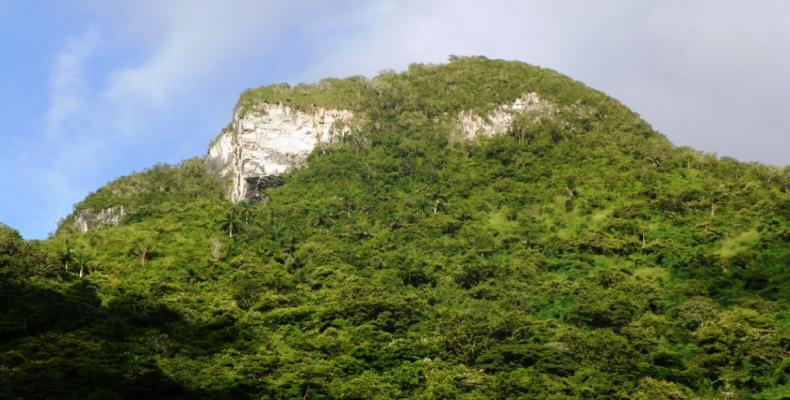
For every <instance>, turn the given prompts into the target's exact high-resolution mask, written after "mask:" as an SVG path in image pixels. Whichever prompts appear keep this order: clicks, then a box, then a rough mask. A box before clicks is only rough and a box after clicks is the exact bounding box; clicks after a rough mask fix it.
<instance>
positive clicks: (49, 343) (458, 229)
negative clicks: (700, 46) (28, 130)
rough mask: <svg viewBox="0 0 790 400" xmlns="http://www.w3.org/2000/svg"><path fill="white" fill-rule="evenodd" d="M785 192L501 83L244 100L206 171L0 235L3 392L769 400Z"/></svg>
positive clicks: (783, 358)
mask: <svg viewBox="0 0 790 400" xmlns="http://www.w3.org/2000/svg"><path fill="white" fill-rule="evenodd" d="M330 110H333V111H330ZM327 115H331V116H332V118H331V121H330V119H327V118H325V117H326V116H327ZM322 116H323V119H322ZM339 116H344V117H339ZM350 116H353V118H351V117H350ZM336 121H341V122H342V123H340V124H338V125H336ZM212 149H213V150H212ZM789 172H790V171H789V170H788V169H787V168H785V169H779V168H774V167H767V166H763V165H760V164H743V163H739V162H736V161H734V160H730V159H717V158H716V157H715V156H712V155H706V154H702V153H699V152H696V151H693V150H691V149H687V148H676V147H674V146H672V145H671V144H670V143H669V142H668V141H667V140H666V139H665V138H664V137H663V136H662V135H660V134H659V133H657V132H655V131H653V130H652V129H651V128H650V126H649V125H647V124H646V123H645V122H644V121H642V120H641V119H639V117H638V116H637V115H636V114H634V113H633V112H631V111H630V110H628V109H627V108H626V107H624V106H623V105H621V104H619V103H618V102H617V101H615V100H613V99H611V98H609V97H607V96H605V95H603V94H602V93H600V92H597V91H594V90H592V89H589V88H587V87H585V86H584V85H582V84H581V83H579V82H575V81H573V80H571V79H569V78H567V77H564V76H562V75H559V74H557V73H555V72H552V71H548V70H545V69H540V68H537V67H534V66H530V65H527V64H523V63H518V62H506V61H497V60H488V59H485V58H480V57H473V58H453V59H452V60H451V62H450V63H448V64H445V65H412V66H411V67H410V68H409V69H408V70H407V71H405V72H403V73H389V72H388V73H383V74H381V75H379V76H378V77H376V78H374V79H370V80H368V79H364V78H349V79H331V80H325V81H322V82H320V83H318V84H315V85H299V86H295V87H289V86H286V85H276V86H267V87H262V88H257V89H251V90H249V91H247V92H245V93H244V94H242V97H241V99H240V100H239V103H238V105H237V107H236V110H235V112H234V121H233V122H232V123H231V125H230V126H229V128H228V129H226V130H225V131H223V132H221V133H220V136H218V138H217V139H216V140H215V141H214V142H213V143H212V144H211V145H210V150H209V152H208V155H207V157H206V159H205V160H189V161H186V162H184V163H183V164H181V165H179V166H175V167H166V166H159V167H155V168H153V169H151V170H149V171H146V172H143V173H141V174H135V175H131V176H129V177H124V178H121V179H119V180H117V181H116V182H113V183H111V184H109V185H108V186H106V187H105V188H102V189H100V190H98V191H97V192H96V193H94V194H92V195H91V196H89V197H88V198H87V199H86V200H85V202H83V203H81V204H79V205H77V206H76V211H75V214H74V215H73V216H71V217H69V218H67V219H66V220H65V222H64V224H63V225H62V228H61V229H60V230H59V232H58V234H56V235H55V236H54V237H53V238H51V239H50V240H48V241H46V242H42V243H26V242H22V241H21V240H20V239H19V238H18V236H17V235H15V233H14V232H13V231H12V230H10V229H8V228H2V229H0V248H1V249H3V250H2V252H0V273H2V274H3V276H2V277H3V279H2V285H3V286H2V292H1V293H2V296H3V301H2V302H1V303H0V304H2V307H3V308H2V309H0V315H3V316H4V318H3V321H4V323H3V325H2V329H0V365H2V366H3V368H2V369H0V384H1V385H0V386H1V387H3V389H0V390H5V392H0V393H2V395H6V396H7V397H11V398H13V397H22V398H53V397H54V398H70V397H75V398H76V397H85V396H94V397H98V398H112V397H113V396H115V397H118V398H139V397H142V396H147V397H167V398H178V397H181V398H194V397H202V398H377V397H378V398H437V399H438V398H441V399H444V398H503V399H504V398H553V399H562V398H567V399H576V398H600V399H617V398H621V399H627V398H637V399H684V398H688V399H691V398H711V399H714V398H737V399H749V398H762V399H780V398H784V397H783V396H787V395H788V390H790V384H789V383H788V382H787V378H786V376H787V373H788V372H790V371H788V368H790V363H788V361H787V355H788V352H790V348H789V347H790V333H789V332H788V322H787V317H788V314H787V311H788V307H787V306H788V301H790V288H789V287H788V282H790V276H788V271H787V265H788V263H789V262H790V246H788V241H789V240H790V224H789V223H788V220H790V196H789V195H788V183H790V181H789V179H790V174H789ZM272 173H274V174H275V175H272ZM242 199H248V200H253V201H239V200H242ZM118 207H123V209H124V216H123V217H122V218H121V219H120V221H119V222H120V223H119V224H118V225H116V226H111V224H104V226H103V227H100V228H98V229H91V230H89V231H88V232H86V233H79V232H78V230H74V229H71V228H69V226H71V225H70V224H71V223H72V222H71V221H73V220H75V219H76V218H78V217H79V215H80V212H82V211H84V210H92V211H91V212H92V213H96V212H100V211H99V210H108V209H118ZM80 270H82V271H83V272H82V275H84V276H83V277H82V278H79V276H80ZM44 387H46V390H44V389H42V388H44Z"/></svg>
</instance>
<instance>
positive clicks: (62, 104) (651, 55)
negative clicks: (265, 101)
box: [0, 0, 790, 238]
mask: <svg viewBox="0 0 790 400" xmlns="http://www.w3.org/2000/svg"><path fill="white" fill-rule="evenodd" d="M0 38H2V39H0V52H1V53H0V54H2V55H3V56H2V63H0V139H1V140H2V142H1V144H0V171H2V172H0V188H2V189H0V222H3V223H6V224H9V225H11V226H13V227H15V228H17V229H19V230H20V232H22V234H23V235H24V236H25V237H26V238H45V237H46V236H47V235H48V234H49V233H50V232H52V231H53V230H54V229H55V227H56V224H57V221H58V219H59V218H62V217H64V216H65V215H67V214H68V213H69V212H70V211H71V209H72V206H73V204H75V203H77V202H78V201H80V200H81V199H82V198H84V197H85V195H87V194H88V193H89V192H90V191H93V190H96V189H97V188H99V187H101V186H102V185H103V184H105V183H107V182H109V181H110V180H112V179H114V178H116V177H118V176H121V175H126V174H129V173H131V172H134V171H140V170H142V169H144V168H146V167H149V166H151V165H153V164H155V163H157V162H167V163H175V162H178V161H180V160H183V159H185V158H189V157H195V156H202V155H203V154H204V153H205V150H206V145H207V143H208V141H209V140H210V139H211V138H212V137H213V136H215V135H216V134H217V132H218V131H219V129H221V127H223V126H225V125H226V124H227V123H228V121H229V119H230V114H231V111H232V108H233V105H234V103H235V101H236V98H237V96H238V94H239V93H240V92H241V91H242V90H244V89H245V88H248V87H253V86H258V85H262V84H268V83H275V82H291V83H298V82H309V81H314V80H317V79H320V78H323V77H327V76H348V75H357V74H363V75H368V76H372V75H375V73H377V72H378V71H381V70H383V69H396V70H400V69H403V68H404V67H405V66H407V65H408V64H409V63H411V62H441V61H443V60H445V59H446V58H447V56H448V55H449V54H457V55H474V54H480V55H486V56H488V57H491V58H505V59H518V60H522V61H526V62H530V63H533V64H538V65H542V66H545V67H549V68H553V69H556V70H558V71H560V72H562V73H565V74H568V75H570V76H572V77H574V78H576V79H578V80H581V81H583V82H585V83H587V84H588V85H590V86H593V87H595V88H598V89H600V90H603V91H604V92H607V93H609V94H610V95H612V96H614V97H617V98H618V99H620V100H621V101H623V102H624V103H625V104H626V105H628V106H630V107H631V108H632V109H634V110H635V111H637V112H639V113H640V114H641V115H642V116H643V117H644V118H645V119H646V120H647V121H648V122H650V123H651V124H653V126H654V127H655V128H656V129H658V130H660V131H661V132H662V133H664V134H666V135H667V136H668V137H669V138H670V139H671V140H672V141H673V142H674V143H676V144H678V145H688V146H691V147H694V148H697V149H699V150H703V151H708V152H716V153H718V154H719V155H726V156H731V157H735V158H738V159H740V160H744V161H762V162H767V163H770V164H774V165H786V164H788V163H790V151H788V149H790V113H788V111H787V110H790V51H788V50H789V49H790V3H787V2H784V1H780V0H776V1H768V0H763V1H736V0H731V1H719V0H710V1H702V0H699V1H694V2H689V1H685V0H684V1H676V0H666V1H661V2H654V1H636V0H600V1H594V2H589V1H583V0H578V1H571V0H558V1H557V0H552V1H500V0H488V1H462V0H453V1H450V0H434V1H430V2H429V1H423V0H401V1H395V0H379V1H275V0H270V1H260V0H257V1H256V0H244V1H242V0H228V1H222V2H220V1H208V0H205V1H201V0H168V1H148V0H135V1H132V0H129V1H114V2H102V1H98V0H80V1H76V0H75V1H68V0H64V1H60V2H56V1H21V0H20V1H14V0H0Z"/></svg>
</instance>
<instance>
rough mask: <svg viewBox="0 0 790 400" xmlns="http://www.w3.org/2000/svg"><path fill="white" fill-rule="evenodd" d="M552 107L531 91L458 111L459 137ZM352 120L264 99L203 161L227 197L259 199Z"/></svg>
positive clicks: (499, 128) (503, 127)
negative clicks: (223, 183) (486, 107)
mask: <svg viewBox="0 0 790 400" xmlns="http://www.w3.org/2000/svg"><path fill="white" fill-rule="evenodd" d="M556 111H557V107H556V106H555V105H554V104H553V103H551V102H549V101H547V100H544V99H541V98H540V97H538V95H537V94H536V93H525V94H523V95H522V96H521V97H519V98H517V99H516V100H514V101H513V102H512V103H508V104H503V105H501V106H499V107H497V108H495V109H494V110H493V111H491V112H489V113H488V114H487V115H485V116H480V115H478V114H476V113H475V112H474V111H471V110H470V111H462V112H460V113H459V115H458V123H459V126H460V137H461V138H463V139H473V138H476V137H479V136H493V135H501V134H506V133H508V132H509V130H510V127H511V125H512V124H513V121H514V120H515V118H516V117H517V116H518V115H520V114H524V113H534V114H535V119H536V121H537V120H540V119H542V118H549V117H551V115H552V114H553V113H555V112H556ZM353 122H354V115H353V114H352V113H351V112H350V111H346V110H335V109H324V108H315V109H313V110H310V111H303V110H298V109H295V108H292V107H288V106H285V105H282V104H269V103H262V104H260V105H258V106H257V107H253V108H252V109H250V110H246V111H245V112H243V113H242V112H241V110H236V113H235V114H234V117H233V122H232V123H231V124H230V126H229V127H228V128H227V129H225V131H223V132H222V134H220V136H219V137H217V138H216V139H215V140H214V141H213V142H212V143H211V144H210V145H209V150H208V154H207V155H206V164H207V166H208V168H209V169H211V170H213V171H215V172H216V173H217V174H218V175H220V176H222V177H225V178H228V179H229V180H230V182H231V183H230V188H229V189H228V197H229V199H230V200H231V201H233V202H239V201H243V200H251V201H260V200H262V199H263V196H264V194H263V192H264V191H265V189H266V188H269V187H272V186H277V185H278V184H279V183H280V180H279V179H278V178H277V176H278V175H280V174H282V173H283V172H286V171H288V170H290V169H291V168H294V167H296V166H298V165H299V164H300V163H301V162H302V161H304V159H305V158H307V156H308V155H309V154H310V152H311V151H312V150H313V149H314V148H316V147H318V146H322V145H328V144H331V143H333V142H335V141H337V140H338V139H339V138H342V137H343V136H345V135H347V134H349V133H351V126H352V123H353Z"/></svg>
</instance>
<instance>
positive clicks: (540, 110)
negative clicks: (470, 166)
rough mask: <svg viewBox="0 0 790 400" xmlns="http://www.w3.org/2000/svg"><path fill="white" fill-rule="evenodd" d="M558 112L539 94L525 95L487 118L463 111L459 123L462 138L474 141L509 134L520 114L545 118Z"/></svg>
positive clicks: (496, 110) (491, 113)
mask: <svg viewBox="0 0 790 400" xmlns="http://www.w3.org/2000/svg"><path fill="white" fill-rule="evenodd" d="M556 110H557V108H556V106H555V105H554V104H553V103H551V102H549V101H547V100H543V99H541V98H540V97H538V94H537V93H534V92H530V93H524V94H523V95H522V96H521V97H519V98H518V99H516V100H515V101H513V103H510V104H503V105H501V106H499V107H497V108H496V109H494V110H493V111H491V112H490V113H488V114H487V115H486V116H483V117H481V116H480V115H478V114H476V113H475V112H474V111H472V110H469V111H461V112H460V113H459V114H458V122H459V123H460V127H461V137H462V138H464V139H474V138H476V137H479V136H495V135H504V134H506V133H508V131H509V130H510V127H511V125H512V124H513V120H514V119H515V118H516V116H518V115H519V114H525V113H530V112H531V113H535V118H536V119H539V118H544V117H547V116H549V115H551V114H552V113H554V112H555V111H556Z"/></svg>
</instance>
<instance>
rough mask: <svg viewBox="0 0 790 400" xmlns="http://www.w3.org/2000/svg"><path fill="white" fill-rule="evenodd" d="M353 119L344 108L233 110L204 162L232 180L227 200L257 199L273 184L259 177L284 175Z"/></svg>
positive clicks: (345, 131)
mask: <svg viewBox="0 0 790 400" xmlns="http://www.w3.org/2000/svg"><path fill="white" fill-rule="evenodd" d="M353 118H354V115H353V114H352V113H351V112H350V111H346V110H333V109H324V108H316V109H314V110H312V111H302V110H297V109H294V108H291V107H288V106H285V105H281V104H266V103H265V104H261V105H259V106H258V107H254V108H253V109H251V110H248V111H246V112H244V113H243V114H242V113H241V112H240V111H239V110H237V111H236V113H235V115H234V118H233V122H232V123H231V125H230V127H229V128H228V129H226V130H225V131H224V132H223V133H222V134H221V135H220V136H219V137H218V138H217V139H216V140H215V141H214V142H213V143H212V144H211V145H210V146H209V150H208V155H207V156H206V163H207V165H208V167H209V168H210V169H212V170H214V171H216V172H217V173H218V174H219V175H220V176H222V177H227V178H229V179H230V180H231V186H230V189H229V192H228V197H229V198H230V200H231V201H233V202H239V201H242V200H259V199H260V197H261V196H262V193H261V191H262V190H263V189H261V188H262V187H263V188H265V186H266V184H268V183H273V182H274V181H272V182H269V181H270V180H267V179H264V180H261V179H260V178H262V177H268V176H274V175H279V174H282V173H283V172H285V171H288V170H289V169H291V168H294V167H295V166H297V165H299V163H301V162H302V161H303V160H304V159H305V158H307V156H308V155H309V154H310V152H311V151H312V150H313V149H314V148H316V147H318V146H321V145H325V144H331V143H332V142H334V141H336V140H338V139H339V138H341V137H342V136H344V135H346V134H348V133H350V131H351V128H350V124H351V123H352V121H353ZM274 183H276V182H274Z"/></svg>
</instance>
